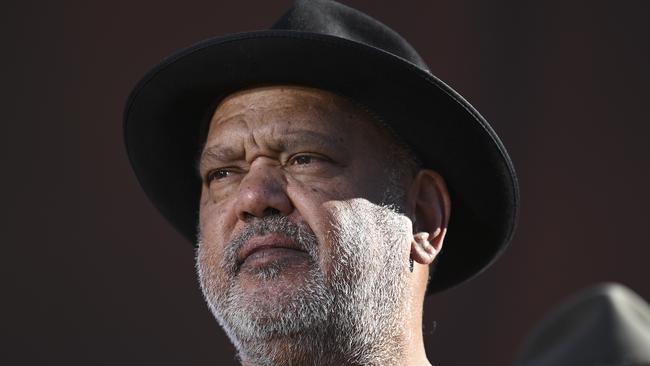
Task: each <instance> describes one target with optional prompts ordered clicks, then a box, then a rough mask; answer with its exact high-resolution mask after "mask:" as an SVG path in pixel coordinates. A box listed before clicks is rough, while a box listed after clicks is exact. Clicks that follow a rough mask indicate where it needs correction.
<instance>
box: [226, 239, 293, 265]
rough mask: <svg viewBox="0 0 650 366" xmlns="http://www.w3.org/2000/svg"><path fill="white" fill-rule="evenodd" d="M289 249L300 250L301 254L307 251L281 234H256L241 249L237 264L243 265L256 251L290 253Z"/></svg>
mask: <svg viewBox="0 0 650 366" xmlns="http://www.w3.org/2000/svg"><path fill="white" fill-rule="evenodd" d="M275 249H280V250H275ZM288 250H292V251H296V252H300V254H304V253H306V252H305V251H304V250H302V249H301V248H300V247H299V246H298V244H296V242H295V241H294V240H293V239H291V238H289V237H287V236H285V235H281V234H266V235H263V236H256V237H253V238H251V239H250V240H248V241H247V242H246V243H245V244H244V245H243V246H242V248H241V250H240V251H239V255H238V257H237V262H238V263H237V264H238V265H241V264H242V263H244V262H245V261H246V259H248V258H249V257H251V256H252V255H254V254H255V253H259V254H261V252H263V251H265V252H266V251H268V252H276V253H283V252H284V253H290V252H289V251H288ZM258 256H259V255H256V256H255V257H258Z"/></svg>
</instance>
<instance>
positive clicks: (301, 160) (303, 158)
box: [289, 154, 316, 165]
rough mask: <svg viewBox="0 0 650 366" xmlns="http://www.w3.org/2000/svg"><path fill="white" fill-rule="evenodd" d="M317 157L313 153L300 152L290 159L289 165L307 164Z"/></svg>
mask: <svg viewBox="0 0 650 366" xmlns="http://www.w3.org/2000/svg"><path fill="white" fill-rule="evenodd" d="M315 160H316V157H315V156H313V155H307V154H300V155H294V156H292V157H291V159H289V165H306V164H310V163H312V162H314V161H315Z"/></svg>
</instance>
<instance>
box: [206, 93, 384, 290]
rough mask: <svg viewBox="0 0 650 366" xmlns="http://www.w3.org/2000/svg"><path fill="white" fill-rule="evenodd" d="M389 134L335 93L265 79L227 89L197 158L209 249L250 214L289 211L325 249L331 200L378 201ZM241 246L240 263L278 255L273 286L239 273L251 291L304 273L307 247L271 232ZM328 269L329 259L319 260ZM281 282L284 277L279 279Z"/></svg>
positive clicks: (265, 262)
mask: <svg viewBox="0 0 650 366" xmlns="http://www.w3.org/2000/svg"><path fill="white" fill-rule="evenodd" d="M387 139H388V137H387V136H385V135H384V134H383V131H381V130H380V129H379V128H377V127H375V125H374V124H373V121H372V120H371V118H370V117H369V116H368V115H366V114H365V113H362V112H360V111H359V109H358V108H357V107H356V106H353V105H352V104H351V103H350V102H348V101H347V100H344V99H343V98H340V97H338V96H336V95H334V94H331V93H328V92H324V91H320V90H316V89H307V88H299V87H266V88H258V89H252V90H248V91H244V92H240V93H237V94H234V95H232V96H230V97H229V98H227V99H226V100H225V101H224V102H222V103H221V105H220V106H219V108H217V110H216V112H215V114H214V116H213V118H212V121H211V124H210V129H209V132H208V137H207V140H206V144H205V148H204V151H203V154H202V157H201V160H200V174H201V177H202V178H203V191H202V196H201V212H200V217H201V219H200V227H201V233H202V238H203V243H204V245H210V246H212V245H214V246H215V247H214V248H211V251H212V250H214V252H213V254H214V255H215V258H221V257H223V253H222V251H224V250H225V249H226V248H225V244H226V243H228V242H230V241H231V240H233V239H234V238H235V237H236V236H237V235H238V234H239V233H241V232H242V231H243V230H244V228H245V226H246V225H247V223H249V222H250V221H251V220H253V219H255V218H263V217H267V216H270V215H281V216H286V217H288V218H289V219H290V220H291V221H292V222H294V223H299V224H302V225H303V226H306V227H308V228H310V229H311V230H312V231H313V233H314V234H315V235H316V237H317V239H318V242H319V243H320V244H321V245H322V246H323V247H321V248H319V249H320V251H321V252H322V253H323V254H325V255H321V256H320V258H321V260H322V261H324V262H325V261H326V259H327V258H328V255H327V252H328V248H327V247H326V245H327V242H328V241H327V240H326V235H327V233H328V232H329V231H330V228H329V221H330V220H329V217H328V215H329V214H330V212H331V209H328V203H330V204H331V203H333V202H336V201H345V200H348V199H351V198H365V199H368V200H369V201H371V202H378V201H380V200H381V195H382V193H383V192H384V190H385V189H386V183H385V175H386V167H384V166H382V165H381V162H382V161H383V159H382V157H383V155H384V154H386V151H385V149H386V146H387V141H388V140H387ZM251 240H252V241H254V243H247V244H246V245H245V246H244V247H243V248H242V252H240V253H238V260H239V263H238V265H239V266H241V268H259V267H264V266H269V265H273V264H275V263H277V262H281V263H283V264H285V265H286V267H287V268H286V270H285V271H283V274H284V276H280V277H279V278H277V279H276V281H275V282H274V285H273V286H269V285H268V284H267V283H263V282H262V281H259V280H258V279H257V278H248V277H245V276H242V277H240V279H239V280H240V281H243V282H244V283H243V284H244V285H246V287H250V289H251V291H253V292H255V293H256V294H257V296H260V295H264V293H265V295H267V296H274V295H276V294H274V292H276V291H278V290H281V289H282V287H284V286H289V285H292V284H293V285H295V281H296V280H298V279H299V278H301V277H304V273H302V272H303V271H304V269H305V266H303V265H301V264H304V261H305V255H304V252H303V251H301V250H299V249H300V248H295V247H296V245H295V244H294V243H283V238H281V237H278V236H277V235H266V236H263V237H255V238H252V239H251ZM320 265H321V267H322V268H323V270H324V271H325V272H326V271H327V269H328V263H320ZM282 281H288V282H287V283H284V284H282V283H281V282H282Z"/></svg>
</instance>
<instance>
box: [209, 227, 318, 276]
mask: <svg viewBox="0 0 650 366" xmlns="http://www.w3.org/2000/svg"><path fill="white" fill-rule="evenodd" d="M267 234H280V235H283V236H286V237H287V238H288V239H290V240H292V241H293V242H294V243H295V244H296V246H297V247H298V249H300V250H304V251H305V252H307V254H308V255H309V256H310V257H311V258H312V260H313V261H314V262H315V261H316V260H317V258H318V239H317V238H316V235H315V234H314V232H313V231H312V230H311V228H310V227H309V226H308V225H307V224H305V223H295V222H293V221H291V220H290V219H289V218H288V217H286V216H282V215H271V216H265V217H254V218H252V219H250V221H249V222H248V223H247V224H246V226H244V228H243V229H242V231H241V232H240V233H239V234H237V236H235V237H234V238H233V239H232V240H231V241H230V242H229V243H228V245H226V249H225V250H224V254H223V258H222V261H221V267H222V268H223V269H224V270H225V271H226V273H228V274H230V275H233V276H234V275H235V274H237V273H238V272H239V267H240V266H241V264H239V263H238V261H237V258H238V257H239V252H240V251H241V250H242V247H243V246H244V244H246V242H247V241H249V240H250V239H252V238H254V237H256V236H263V235H267Z"/></svg>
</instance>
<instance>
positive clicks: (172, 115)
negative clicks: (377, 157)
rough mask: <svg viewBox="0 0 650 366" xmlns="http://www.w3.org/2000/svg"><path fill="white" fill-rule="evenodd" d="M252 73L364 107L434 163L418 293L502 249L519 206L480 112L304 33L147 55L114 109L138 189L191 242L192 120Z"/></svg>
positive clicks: (436, 86) (413, 71)
mask: <svg viewBox="0 0 650 366" xmlns="http://www.w3.org/2000/svg"><path fill="white" fill-rule="evenodd" d="M260 84H296V85H304V86H310V87H314V88H320V89H324V90H328V91H331V92H334V93H337V94H340V95H343V96H346V97H348V98H350V99H353V100H355V101H357V102H359V103H361V104H363V105H365V106H367V107H369V108H370V109H371V110H373V112H375V113H376V114H377V115H379V116H381V117H382V119H383V120H384V121H385V122H386V123H388V124H389V125H390V126H391V128H392V129H393V130H394V131H395V132H397V133H398V134H399V135H400V136H401V137H402V138H403V140H404V141H405V142H407V143H408V144H409V145H410V146H411V147H412V148H413V150H414V151H415V152H416V153H417V154H418V156H419V157H420V158H421V160H422V162H423V164H424V167H426V168H430V169H433V170H436V171H437V172H439V173H440V174H441V175H442V176H443V177H444V179H445V180H446V182H447V185H448V187H449V189H450V193H451V201H452V215H451V218H450V223H449V227H448V234H447V237H446V240H445V245H444V248H443V251H442V252H441V254H440V256H439V259H438V262H437V266H436V271H435V273H434V275H433V277H432V280H431V281H430V283H429V288H428V293H433V292H439V291H442V290H444V289H446V288H449V287H451V286H453V285H456V284H458V283H461V282H463V281H465V280H467V279H469V278H471V277H474V276H476V275H477V274H478V273H480V272H481V271H483V270H484V269H485V268H486V267H487V266H489V265H490V264H491V263H492V262H493V261H494V260H495V259H496V258H497V257H498V256H499V255H500V253H502V251H503V250H504V249H505V247H506V246H507V245H508V243H509V242H510V239H511V237H512V234H513V231H514V228H515V224H516V217H517V209H518V185H517V180H516V175H515V172H514V169H513V166H512V163H511V161H510V158H509V157H508V154H507V152H506V150H505V148H504V147H503V145H502V144H501V142H500V141H499V139H498V137H497V135H496V134H495V133H494V131H493V130H492V128H491V127H490V126H489V125H488V123H487V122H486V121H485V120H484V119H483V117H482V116H481V115H480V114H479V113H478V112H477V111H476V110H475V109H474V108H473V107H472V106H471V105H470V104H469V103H468V102H467V101H465V100H464V99H463V98H462V97H461V96H460V95H458V93H456V92H455V91H453V90H452V89H451V88H450V87H448V86H447V85H446V84H444V83H443V82H442V81H440V80H438V79H437V78H436V77H434V76H433V75H431V74H430V73H428V72H426V71H424V70H422V69H421V68H419V67H417V66H415V65H413V64H411V63H410V62H408V61H406V60H404V59H402V58H399V57H397V56H394V55H392V54H390V53H387V52H385V51H382V50H380V49H377V48H374V47H371V46H368V45H365V44H361V43H357V42H353V41H349V40H346V39H342V38H338V37H333V36H327V35H322V34H315V33H305V32H297V31H283V30H269V31H260V32H250V33H242V34H235V35H229V36H225V37H219V38H213V39H210V40H207V41H204V42H201V43H199V44H196V45H194V46H192V47H190V48H188V49H185V50H183V51H180V52H178V53H176V54H175V55H173V56H171V57H169V58H167V59H165V60H164V61H162V62H161V63H160V64H158V65H157V66H155V67H154V68H153V69H152V70H151V71H150V72H149V73H148V74H147V75H146V76H145V77H144V78H143V79H142V80H141V81H140V83H139V84H138V85H137V86H136V87H135V89H134V90H133V92H132V93H131V95H130V96H129V98H128V101H127V104H126V110H125V114H124V138H125V143H126V148H127V152H128V156H129V159H130V161H131V164H132V166H133V169H134V171H135V174H136V176H137V178H138V180H139V181H140V184H141V186H142V188H143V189H144V191H145V192H146V194H147V195H148V197H149V199H151V201H152V202H153V203H154V205H155V206H156V207H157V208H158V209H159V210H160V212H161V213H162V214H163V215H164V216H165V217H166V218H167V219H168V220H169V221H170V222H171V223H172V224H173V225H174V226H175V227H176V228H177V229H178V230H179V231H180V232H181V233H182V234H183V235H184V236H185V237H186V238H187V239H189V240H190V241H191V242H192V243H195V239H196V230H197V223H198V211H199V196H200V189H201V182H200V179H199V177H198V175H197V173H196V158H197V156H198V153H199V152H200V149H201V148H202V145H203V141H200V136H201V133H200V124H201V122H202V121H203V120H204V119H205V118H206V113H210V112H211V108H214V103H215V100H218V99H220V98H223V97H224V96H226V95H227V94H229V93H231V92H234V91H237V90H241V89H244V88H248V87H251V86H255V85H260Z"/></svg>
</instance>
